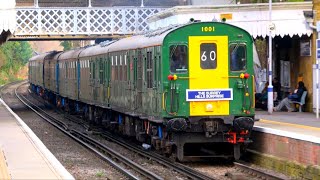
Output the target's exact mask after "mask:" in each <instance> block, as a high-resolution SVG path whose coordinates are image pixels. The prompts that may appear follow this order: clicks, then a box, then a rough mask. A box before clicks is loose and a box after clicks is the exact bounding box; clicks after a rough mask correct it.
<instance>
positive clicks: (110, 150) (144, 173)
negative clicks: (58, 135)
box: [71, 131, 163, 179]
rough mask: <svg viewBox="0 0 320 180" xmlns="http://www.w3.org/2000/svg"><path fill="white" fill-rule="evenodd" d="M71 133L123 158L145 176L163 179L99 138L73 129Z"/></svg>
mask: <svg viewBox="0 0 320 180" xmlns="http://www.w3.org/2000/svg"><path fill="white" fill-rule="evenodd" d="M71 133H72V134H74V135H76V136H77V137H79V138H80V139H83V140H85V141H87V142H90V144H92V145H93V146H95V147H97V148H99V149H101V150H102V151H105V152H106V153H108V154H110V156H112V157H114V158H116V159H119V160H121V162H123V163H125V164H126V165H127V166H130V167H131V168H132V169H135V170H136V171H138V172H139V173H141V174H143V175H144V176H145V177H148V178H149V179H163V178H162V177H160V176H158V175H156V174H155V173H153V172H151V171H146V170H145V167H142V166H140V165H138V164H137V163H135V162H133V161H132V160H130V159H128V158H126V157H125V156H123V155H121V154H120V153H118V152H116V151H114V150H112V149H111V148H109V147H107V146H105V145H104V144H102V143H100V142H98V141H97V140H95V139H92V138H91V137H88V136H87V135H84V134H82V133H79V132H76V131H71Z"/></svg>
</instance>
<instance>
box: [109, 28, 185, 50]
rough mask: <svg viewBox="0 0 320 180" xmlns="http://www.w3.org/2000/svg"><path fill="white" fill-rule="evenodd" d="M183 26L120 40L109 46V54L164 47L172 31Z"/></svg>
mask: <svg viewBox="0 0 320 180" xmlns="http://www.w3.org/2000/svg"><path fill="white" fill-rule="evenodd" d="M181 26H183V25H175V26H169V27H166V28H161V29H157V30H154V31H150V32H147V33H146V34H143V35H136V36H131V37H128V38H123V39H120V40H119V41H117V42H115V43H113V44H111V45H110V46H109V52H114V51H121V50H130V49H137V48H145V47H150V46H157V45H162V43H163V40H164V38H165V37H166V35H167V34H169V33H170V32H171V31H174V30H175V29H178V28H179V27H181Z"/></svg>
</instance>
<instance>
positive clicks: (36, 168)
mask: <svg viewBox="0 0 320 180" xmlns="http://www.w3.org/2000/svg"><path fill="white" fill-rule="evenodd" d="M0 179H74V177H73V176H72V175H71V174H70V173H69V172H68V171H67V170H66V169H65V168H64V167H63V166H62V165H61V163H60V162H59V161H58V160H57V159H56V158H55V157H54V155H53V154H52V153H51V152H50V151H49V150H48V149H47V148H46V147H45V145H44V144H43V143H42V142H41V141H40V139H39V138H38V137H37V136H36V135H35V134H34V133H33V132H32V130H31V129H30V128H29V127H28V126H27V125H26V124H25V123H24V122H23V121H22V120H21V119H20V118H19V117H18V116H17V115H16V114H15V113H14V112H13V111H12V110H11V109H10V108H9V107H8V106H7V105H6V104H5V103H4V102H3V100H2V99H0Z"/></svg>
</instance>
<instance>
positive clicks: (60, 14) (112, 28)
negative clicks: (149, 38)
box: [0, 6, 166, 40]
mask: <svg viewBox="0 0 320 180" xmlns="http://www.w3.org/2000/svg"><path fill="white" fill-rule="evenodd" d="M165 9H166V7H126V6H124V7H102V8H101V7H81V8H78V7H68V8H67V7H59V8H54V7H50V8H48V7H46V8H41V7H31V8H21V7H15V8H12V9H0V29H1V31H2V30H3V32H10V33H9V34H11V35H9V36H8V39H9V40H45V39H57V40H65V39H95V38H116V37H119V36H125V35H131V34H136V33H141V32H143V31H146V30H148V24H147V22H146V21H147V18H148V17H150V16H152V15H154V14H156V13H158V12H160V11H163V10H165ZM6 34H8V33H6Z"/></svg>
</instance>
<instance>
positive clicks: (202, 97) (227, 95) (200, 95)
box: [186, 88, 233, 101]
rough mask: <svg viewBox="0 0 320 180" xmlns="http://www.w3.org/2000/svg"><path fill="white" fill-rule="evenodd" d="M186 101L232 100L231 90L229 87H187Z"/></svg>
mask: <svg viewBox="0 0 320 180" xmlns="http://www.w3.org/2000/svg"><path fill="white" fill-rule="evenodd" d="M186 100H187V101H221V100H233V91H232V89H231V88H229V89H187V90H186Z"/></svg>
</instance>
